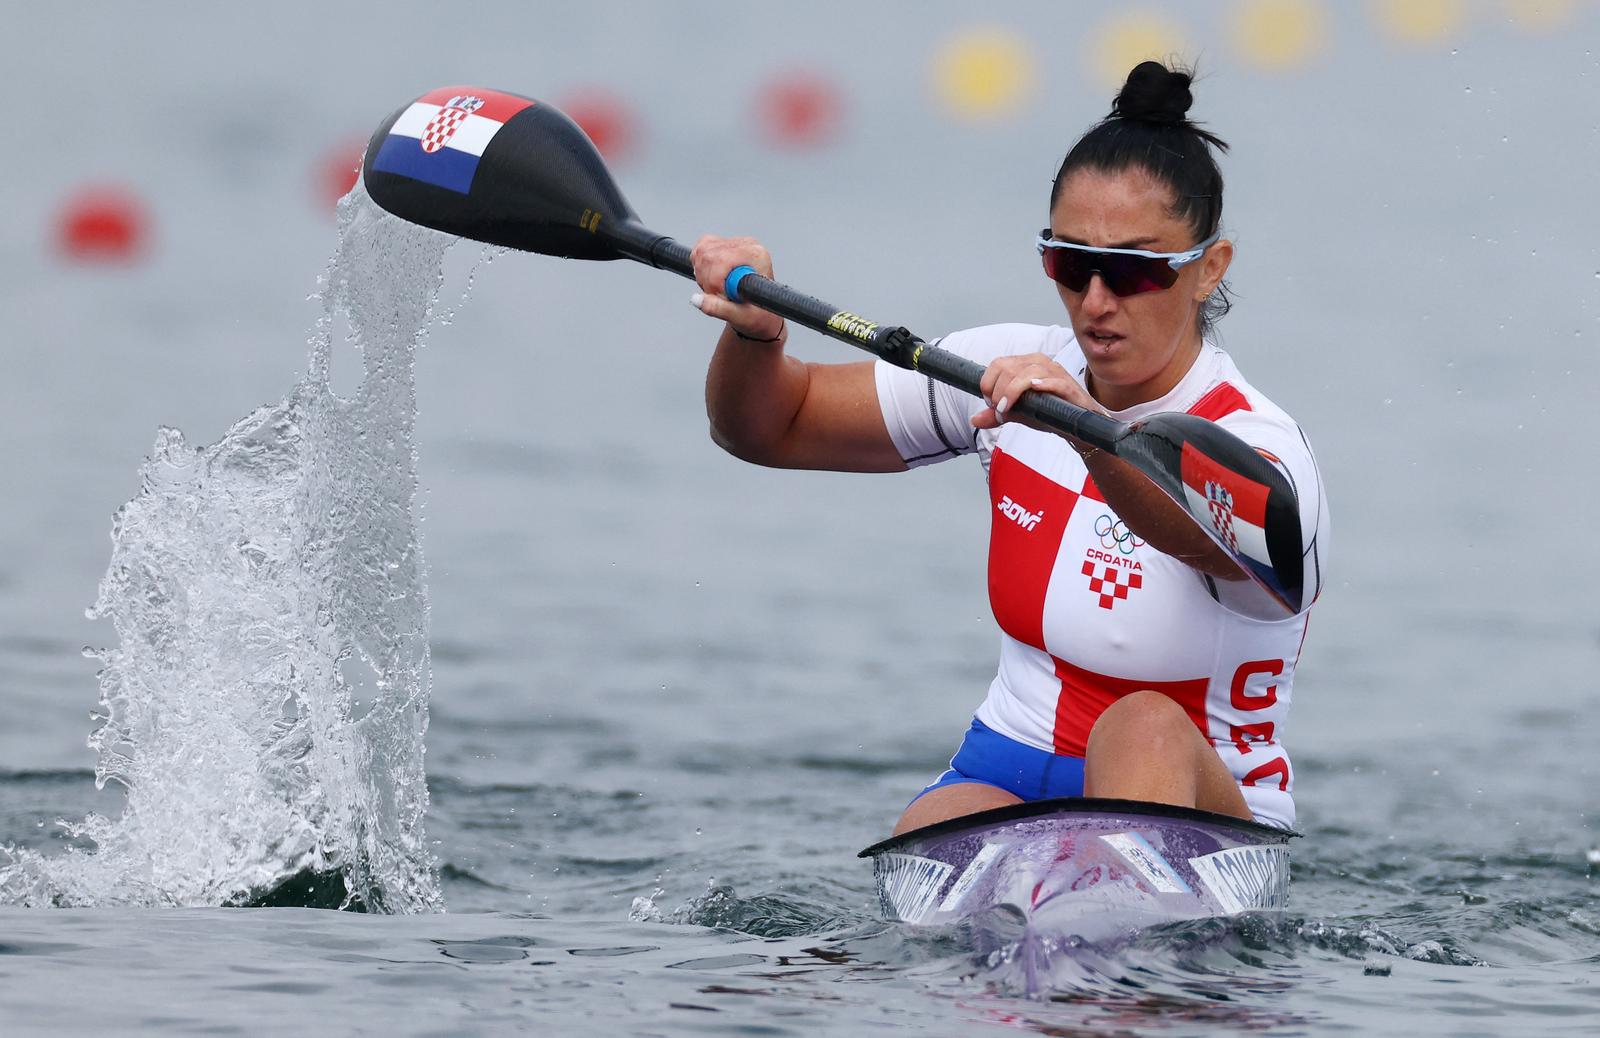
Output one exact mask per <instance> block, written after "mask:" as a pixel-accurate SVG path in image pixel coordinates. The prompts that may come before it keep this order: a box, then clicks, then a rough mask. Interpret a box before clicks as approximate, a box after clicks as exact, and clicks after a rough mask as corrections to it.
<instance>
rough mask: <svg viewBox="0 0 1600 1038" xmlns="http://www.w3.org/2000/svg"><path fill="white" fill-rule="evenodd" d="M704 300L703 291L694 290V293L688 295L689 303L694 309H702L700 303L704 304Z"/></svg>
mask: <svg viewBox="0 0 1600 1038" xmlns="http://www.w3.org/2000/svg"><path fill="white" fill-rule="evenodd" d="M705 301H706V294H705V293H704V292H696V293H695V294H694V295H692V296H690V297H689V305H690V306H692V307H694V308H695V309H696V310H701V309H704V307H703V305H702V304H704V303H705Z"/></svg>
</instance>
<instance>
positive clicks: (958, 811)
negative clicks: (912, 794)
mask: <svg viewBox="0 0 1600 1038" xmlns="http://www.w3.org/2000/svg"><path fill="white" fill-rule="evenodd" d="M1020 803H1022V798H1021V797H1018V796H1014V795H1012V794H1011V793H1007V792H1006V791H1005V790H1003V789H1000V788H999V787H998V786H991V785H989V784H988V783H986V782H957V783H954V784H952V785H948V786H940V787H939V788H937V789H931V790H929V791H928V792H926V793H924V794H923V795H922V796H920V797H918V798H917V799H915V800H913V801H912V802H911V806H910V807H908V808H906V810H905V814H903V815H901V816H900V821H898V822H896V823H895V827H894V835H895V836H899V835H900V834H901V833H906V832H910V831H911V830H913V829H921V828H922V827H923V826H925V825H933V824H934V823H935V822H943V821H946V820H948V819H951V818H960V817H961V816H962V815H970V814H974V813H976V812H978V811H987V810H989V809H990V808H995V807H1005V806H1007V805H1009V804H1020Z"/></svg>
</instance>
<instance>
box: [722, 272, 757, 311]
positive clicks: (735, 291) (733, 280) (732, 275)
mask: <svg viewBox="0 0 1600 1038" xmlns="http://www.w3.org/2000/svg"><path fill="white" fill-rule="evenodd" d="M755 272H756V268H754V267H751V266H738V267H734V268H733V269H732V270H730V271H728V277H727V279H726V280H724V281H723V282H722V294H723V295H725V296H727V297H728V301H729V302H730V303H742V302H744V300H743V299H740V298H739V282H741V281H743V280H744V279H745V275H747V274H754V273H755Z"/></svg>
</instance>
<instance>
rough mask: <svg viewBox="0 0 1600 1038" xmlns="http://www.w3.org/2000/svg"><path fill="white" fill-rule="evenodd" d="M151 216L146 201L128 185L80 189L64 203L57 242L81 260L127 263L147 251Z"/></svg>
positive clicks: (70, 255) (72, 255) (71, 256)
mask: <svg viewBox="0 0 1600 1038" xmlns="http://www.w3.org/2000/svg"><path fill="white" fill-rule="evenodd" d="M149 228H150V220H149V217H148V216H147V215H146V213H145V207H144V203H143V202H141V201H140V200H139V199H138V198H137V197H136V196H135V195H134V194H133V192H131V191H129V190H128V189H126V188H123V187H118V186H116V185H110V184H99V185H92V186H89V187H83V188H80V189H78V191H76V192H75V193H74V194H73V195H72V196H71V197H69V198H68V199H67V201H66V203H65V204H64V205H63V206H62V207H61V212H60V214H59V216H58V217H57V220H56V245H57V247H58V248H59V249H60V250H61V252H62V254H63V255H65V256H67V257H68V258H69V259H73V260H77V261H79V262H87V263H95V262H116V263H127V262H131V261H132V260H135V259H137V258H138V257H139V255H140V254H141V253H142V252H143V251H144V249H145V246H146V244H147V243H148V239H149Z"/></svg>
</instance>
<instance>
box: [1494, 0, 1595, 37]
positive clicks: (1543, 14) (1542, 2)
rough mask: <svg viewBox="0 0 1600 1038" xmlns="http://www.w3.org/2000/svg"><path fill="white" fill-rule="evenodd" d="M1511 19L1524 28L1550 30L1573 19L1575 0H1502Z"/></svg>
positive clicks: (1502, 4) (1539, 30)
mask: <svg viewBox="0 0 1600 1038" xmlns="http://www.w3.org/2000/svg"><path fill="white" fill-rule="evenodd" d="M1501 6H1503V7H1504V8H1505V9H1506V13H1507V14H1509V15H1510V16H1511V20H1512V21H1513V22H1516V23H1517V24H1518V25H1520V26H1522V27H1523V28H1524V29H1531V30H1533V31H1534V32H1548V31H1549V30H1551V29H1555V28H1557V27H1559V26H1561V25H1564V24H1565V23H1566V22H1568V21H1570V20H1571V19H1572V15H1573V12H1574V10H1575V9H1576V7H1577V4H1575V3H1573V0H1501Z"/></svg>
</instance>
